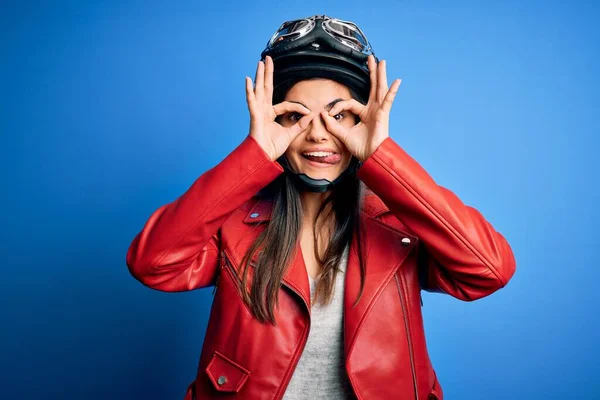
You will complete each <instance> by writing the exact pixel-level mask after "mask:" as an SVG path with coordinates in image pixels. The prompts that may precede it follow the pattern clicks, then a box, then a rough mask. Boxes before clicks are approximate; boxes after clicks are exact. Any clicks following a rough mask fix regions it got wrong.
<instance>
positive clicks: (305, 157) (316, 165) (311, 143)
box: [280, 79, 355, 181]
mask: <svg viewBox="0 0 600 400" xmlns="http://www.w3.org/2000/svg"><path fill="white" fill-rule="evenodd" d="M351 98H352V96H351V93H350V90H349V89H348V87H346V86H344V85H342V84H341V83H338V82H336V81H332V80H329V79H310V80H304V81H300V82H298V83H296V84H295V85H294V86H293V87H292V88H291V89H290V90H289V91H288V93H287V95H286V97H285V99H284V100H285V101H291V102H296V103H300V104H302V105H304V106H305V107H306V108H308V109H309V110H310V111H311V113H314V114H315V115H316V116H315V118H313V120H312V121H311V123H310V125H309V126H308V128H306V130H305V131H304V132H302V133H301V134H300V135H298V136H297V137H296V139H294V141H293V142H292V143H291V144H290V145H289V147H288V149H287V150H286V152H285V155H286V157H287V159H288V162H289V164H290V166H291V168H292V169H293V170H294V171H295V172H297V173H305V174H306V175H308V176H309V177H311V178H313V179H323V178H324V179H327V180H329V181H333V180H335V179H336V178H337V177H338V176H340V174H341V173H342V172H344V170H345V169H346V168H347V167H348V165H349V164H350V160H351V159H352V155H351V154H350V152H349V151H348V150H347V149H346V146H344V144H343V143H342V142H341V141H340V140H339V139H338V138H337V137H335V135H333V134H332V133H330V132H329V131H328V130H327V126H326V125H325V121H323V119H322V118H321V116H320V113H321V111H329V110H330V109H331V107H333V105H334V104H335V103H337V102H338V101H341V100H349V99H351ZM301 117H302V115H300V114H298V113H286V114H284V115H283V116H282V119H281V121H280V123H281V125H282V126H291V125H293V124H295V123H296V122H297V121H298V120H299V119H300V118H301ZM334 118H335V119H337V120H338V123H341V124H343V125H346V126H348V127H351V126H353V125H355V117H354V114H352V113H351V112H350V111H343V112H342V113H340V114H338V115H335V116H334ZM314 152H316V154H315V153H314ZM307 153H312V155H311V154H307ZM323 156H324V157H323Z"/></svg>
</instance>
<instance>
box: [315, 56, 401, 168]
mask: <svg viewBox="0 0 600 400" xmlns="http://www.w3.org/2000/svg"><path fill="white" fill-rule="evenodd" d="M367 64H368V66H369V71H370V74H371V90H370V93H369V101H368V103H367V105H363V104H361V103H359V102H358V101H357V100H355V99H350V100H344V101H339V102H337V103H336V104H335V105H334V106H333V107H332V108H331V110H330V111H329V112H327V111H323V112H322V113H321V115H322V117H323V119H324V121H325V124H326V125H327V130H328V131H329V132H331V133H332V134H333V135H335V136H336V137H337V138H338V139H340V140H341V141H342V142H343V143H344V145H345V146H346V148H347V149H348V151H349V152H350V153H351V154H352V155H353V156H355V157H357V158H358V159H359V160H361V161H363V162H364V161H365V160H366V159H367V158H369V156H371V154H373V152H375V150H376V149H377V147H379V145H380V144H381V143H382V142H383V141H384V140H385V139H386V138H387V137H389V121H390V110H391V109H392V103H393V102H394V98H395V97H396V93H397V92H398V88H399V87H400V83H401V82H402V81H401V80H400V79H396V80H395V81H394V82H393V83H392V86H391V87H390V88H389V89H388V85H387V74H386V68H385V67H386V64H385V60H381V61H379V63H378V64H377V63H376V62H375V57H373V56H372V55H370V56H369V58H368V60H367ZM345 110H348V111H350V112H352V113H353V114H356V115H358V116H359V118H360V122H359V123H358V124H356V125H354V126H353V127H350V128H348V127H345V126H343V125H342V124H340V123H339V122H337V120H336V119H335V118H333V116H334V115H337V114H339V113H340V112H342V111H345Z"/></svg>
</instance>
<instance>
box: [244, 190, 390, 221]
mask: <svg viewBox="0 0 600 400" xmlns="http://www.w3.org/2000/svg"><path fill="white" fill-rule="evenodd" d="M272 211H273V202H272V201H270V200H268V199H264V198H259V199H258V200H257V201H256V203H255V204H254V206H252V207H250V210H249V211H248V212H247V213H246V216H245V217H244V219H243V221H244V223H246V224H256V223H261V222H267V221H270V220H271V214H272ZM388 211H390V210H389V208H388V207H387V206H386V205H385V204H384V202H383V201H382V200H381V199H380V198H379V197H378V196H377V195H375V194H374V193H373V192H372V191H370V190H369V191H367V193H366V195H365V201H364V204H363V212H364V214H365V215H366V216H367V217H369V218H377V217H379V216H380V215H382V214H385V213H386V212H388Z"/></svg>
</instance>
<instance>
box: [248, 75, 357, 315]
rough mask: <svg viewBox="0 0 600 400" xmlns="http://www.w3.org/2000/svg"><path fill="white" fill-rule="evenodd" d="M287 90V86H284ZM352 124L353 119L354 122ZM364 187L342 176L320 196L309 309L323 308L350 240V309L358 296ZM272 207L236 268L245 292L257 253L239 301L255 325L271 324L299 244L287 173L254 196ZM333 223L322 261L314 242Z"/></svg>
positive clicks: (294, 195) (295, 197)
mask: <svg viewBox="0 0 600 400" xmlns="http://www.w3.org/2000/svg"><path fill="white" fill-rule="evenodd" d="M290 87H291V86H290ZM290 87H288V89H287V90H285V89H284V90H282V91H279V92H275V93H274V94H273V104H278V103H280V102H282V101H283V99H284V98H285V95H286V93H287V91H288V90H289V88H290ZM349 89H350V93H351V95H352V97H353V98H355V99H356V100H358V101H359V102H361V103H363V104H365V102H364V100H363V99H362V98H361V97H360V95H359V94H358V93H357V92H356V91H354V90H352V88H349ZM357 122H358V118H357ZM365 190H366V189H365V185H364V183H363V182H362V181H360V179H358V178H357V177H356V175H355V174H354V175H350V176H347V177H346V178H345V179H344V180H343V181H342V182H340V184H339V185H337V186H336V187H335V188H333V189H332V190H330V191H329V192H327V193H326V196H325V199H324V201H323V202H322V204H321V206H320V207H319V210H318V211H317V214H316V216H315V220H314V221H313V222H314V224H313V236H314V240H315V244H314V250H315V258H316V259H317V262H318V263H319V264H320V265H321V266H322V268H321V272H320V275H319V279H318V281H317V285H316V290H315V296H314V298H313V299H311V304H315V303H317V302H318V303H321V304H327V303H329V302H330V301H331V299H332V296H333V287H334V283H335V279H336V276H337V274H338V273H339V272H340V271H339V269H338V264H339V262H340V261H341V258H342V256H343V253H344V250H345V249H346V246H349V245H350V243H351V241H352V238H353V237H354V236H356V240H357V243H358V244H359V246H358V247H357V257H358V260H359V265H360V278H361V282H360V290H359V293H358V296H357V298H356V300H355V301H354V304H353V306H355V305H356V304H357V303H358V301H359V300H360V298H361V297H362V293H363V289H364V280H365V275H366V265H365V260H364V256H363V255H364V252H365V251H364V248H363V242H364V241H363V240H362V237H363V235H364V232H363V221H362V219H361V218H362V216H361V212H360V210H361V209H362V204H363V198H364V193H365ZM259 196H265V197H267V198H269V199H270V200H271V201H272V202H273V210H272V214H271V220H270V221H269V223H268V225H267V227H266V228H265V229H264V230H263V231H262V232H261V233H260V235H259V236H258V237H257V239H256V240H255V242H254V243H253V244H252V245H251V246H250V248H249V249H248V251H247V252H246V254H245V255H244V257H243V258H242V261H241V265H242V266H243V273H242V275H243V277H242V282H241V288H246V287H247V280H248V268H249V266H250V260H251V259H252V258H253V256H254V254H255V253H256V252H257V251H258V258H257V261H256V264H255V265H253V266H254V272H253V277H252V284H251V289H250V293H248V291H247V290H242V296H243V299H244V302H245V303H246V304H247V305H248V307H249V309H250V311H251V312H252V314H253V315H254V317H255V318H256V319H257V320H259V321H260V322H269V323H272V324H274V325H276V321H275V315H274V306H275V305H277V306H278V305H279V298H278V294H279V289H280V287H281V281H282V279H283V276H284V275H285V272H286V270H287V267H288V266H289V263H290V261H291V260H292V259H293V257H294V250H295V248H296V244H297V241H298V240H299V235H300V230H301V228H302V226H301V224H302V203H301V197H300V191H299V190H298V188H297V186H296V185H295V183H294V181H293V180H292V177H290V176H289V175H288V174H287V173H283V174H281V175H280V176H279V177H278V178H277V179H275V180H274V181H273V182H271V183H270V184H269V185H267V186H266V187H265V188H264V189H263V190H261V191H260V192H259ZM332 217H333V218H334V221H335V224H334V228H333V231H332V233H331V236H330V238H329V243H328V244H327V248H326V251H325V252H324V255H323V257H320V254H319V253H320V252H319V249H320V246H319V242H320V240H319V238H320V236H321V235H320V233H321V232H322V229H323V227H324V225H325V223H326V222H327V221H330V218H332Z"/></svg>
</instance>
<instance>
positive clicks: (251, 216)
mask: <svg viewBox="0 0 600 400" xmlns="http://www.w3.org/2000/svg"><path fill="white" fill-rule="evenodd" d="M256 217H258V213H252V214H250V218H256Z"/></svg>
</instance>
